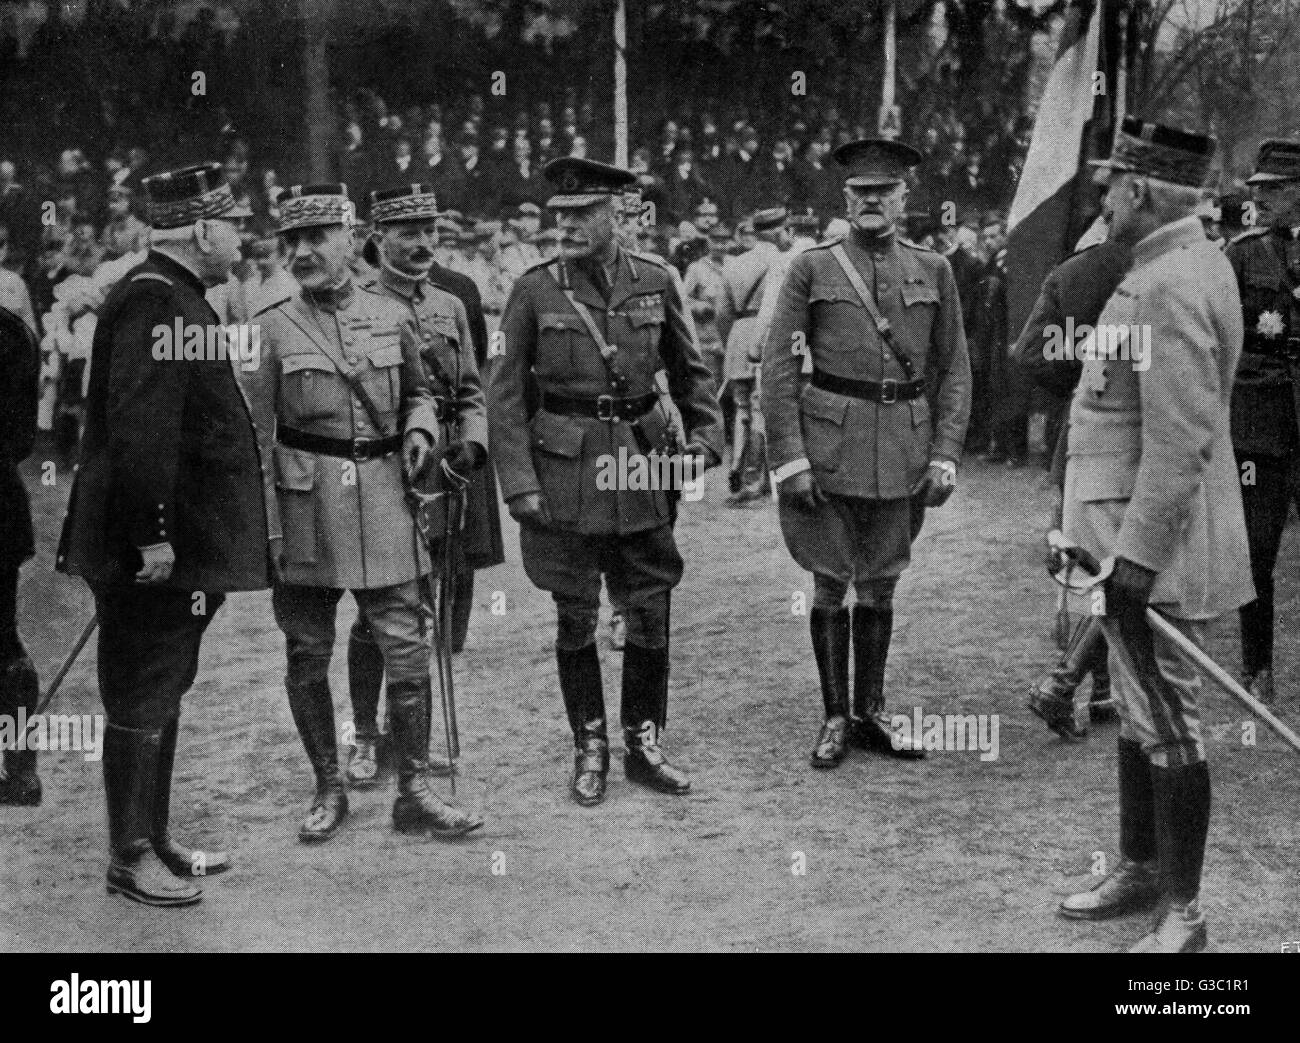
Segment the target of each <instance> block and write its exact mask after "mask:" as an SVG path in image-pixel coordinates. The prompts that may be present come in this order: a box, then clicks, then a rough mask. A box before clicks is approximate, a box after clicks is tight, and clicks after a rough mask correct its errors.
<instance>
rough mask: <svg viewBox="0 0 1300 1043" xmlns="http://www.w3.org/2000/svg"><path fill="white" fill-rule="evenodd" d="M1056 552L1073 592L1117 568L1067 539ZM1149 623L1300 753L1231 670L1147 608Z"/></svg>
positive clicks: (1299, 738) (1062, 578)
mask: <svg viewBox="0 0 1300 1043" xmlns="http://www.w3.org/2000/svg"><path fill="white" fill-rule="evenodd" d="M1053 550H1054V551H1056V552H1057V553H1058V554H1059V556H1060V557H1061V559H1063V566H1062V568H1061V569H1060V570H1059V571H1058V572H1057V573H1056V574H1055V575H1054V576H1053V578H1054V579H1056V581H1057V582H1058V583H1061V584H1063V585H1064V586H1067V587H1069V588H1070V589H1071V590H1075V591H1079V592H1084V591H1087V590H1091V589H1093V588H1095V587H1097V586H1099V585H1100V584H1102V583H1104V582H1105V581H1106V580H1107V579H1108V578H1109V577H1110V574H1111V573H1112V572H1113V571H1114V569H1115V559H1114V557H1109V558H1106V559H1105V560H1104V561H1101V562H1098V561H1097V559H1096V558H1094V557H1093V556H1092V555H1091V554H1089V553H1088V552H1087V551H1086V550H1084V549H1083V548H1082V547H1075V546H1072V545H1069V544H1067V543H1065V542H1064V540H1062V541H1060V542H1057V543H1055V544H1053ZM1076 573H1082V574H1083V575H1082V577H1080V578H1078V579H1076V578H1075V574H1076ZM1146 621H1147V623H1148V624H1149V625H1150V626H1151V628H1152V629H1153V630H1157V631H1159V632H1160V633H1161V634H1162V635H1163V636H1165V637H1167V638H1168V639H1169V640H1170V641H1172V642H1173V643H1174V644H1175V645H1177V646H1178V647H1179V649H1181V650H1182V651H1183V652H1184V653H1185V654H1186V655H1187V657H1188V658H1189V659H1191V660H1192V661H1193V662H1194V663H1196V665H1197V666H1199V667H1200V668H1201V669H1202V670H1203V671H1204V672H1205V673H1206V674H1208V675H1209V677H1210V679H1211V680H1212V681H1214V682H1215V683H1216V684H1218V686H1219V687H1220V688H1222V689H1223V690H1224V691H1225V692H1227V693H1228V694H1229V695H1231V696H1232V697H1233V698H1234V699H1236V700H1237V702H1239V703H1241V704H1242V705H1243V706H1245V707H1246V708H1247V709H1248V710H1250V712H1251V713H1253V714H1254V715H1255V716H1256V717H1258V718H1260V719H1261V720H1262V721H1263V722H1264V723H1265V724H1267V725H1268V726H1269V727H1270V728H1272V729H1273V731H1274V732H1275V733H1276V734H1277V735H1278V736H1279V737H1281V738H1282V740H1283V741H1284V742H1286V744H1287V745H1288V746H1290V747H1291V748H1292V749H1293V750H1295V751H1296V752H1297V753H1300V735H1296V733H1295V732H1294V731H1292V730H1291V729H1290V728H1288V727H1287V726H1286V725H1285V724H1283V723H1282V722H1281V721H1280V720H1278V718H1277V717H1276V716H1275V715H1274V713H1273V711H1272V710H1270V709H1269V708H1268V707H1267V706H1265V705H1264V704H1263V703H1261V702H1260V701H1259V700H1258V699H1256V698H1255V697H1254V696H1253V695H1251V694H1250V693H1249V692H1248V691H1246V689H1245V688H1243V687H1242V686H1241V685H1240V684H1239V683H1238V682H1237V680H1236V679H1235V678H1234V677H1233V676H1232V675H1231V674H1230V673H1228V671H1226V670H1225V669H1223V667H1221V666H1220V665H1219V664H1218V663H1216V662H1215V661H1214V660H1213V659H1211V658H1210V656H1209V654H1208V653H1207V652H1206V651H1205V650H1204V649H1202V648H1200V647H1198V646H1197V644H1196V642H1194V641H1193V640H1192V639H1191V638H1189V637H1188V636H1187V635H1186V634H1184V633H1183V632H1182V631H1181V630H1179V629H1178V628H1177V627H1176V626H1174V625H1173V623H1171V622H1170V621H1169V617H1168V616H1166V615H1165V614H1164V613H1163V612H1159V611H1157V610H1156V609H1154V608H1152V607H1151V606H1150V605H1148V606H1147V610H1146Z"/></svg>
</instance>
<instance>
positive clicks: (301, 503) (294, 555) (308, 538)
mask: <svg viewBox="0 0 1300 1043" xmlns="http://www.w3.org/2000/svg"><path fill="white" fill-rule="evenodd" d="M273 458H274V461H275V488H276V495H277V496H278V497H279V500H280V531H281V534H282V535H283V537H284V558H285V561H290V562H295V563H297V564H302V565H311V564H314V563H315V561H316V458H315V457H314V456H312V455H311V454H310V453H304V452H301V451H300V450H297V449H290V448H289V447H288V446H284V445H277V446H276V447H275V449H274V453H273Z"/></svg>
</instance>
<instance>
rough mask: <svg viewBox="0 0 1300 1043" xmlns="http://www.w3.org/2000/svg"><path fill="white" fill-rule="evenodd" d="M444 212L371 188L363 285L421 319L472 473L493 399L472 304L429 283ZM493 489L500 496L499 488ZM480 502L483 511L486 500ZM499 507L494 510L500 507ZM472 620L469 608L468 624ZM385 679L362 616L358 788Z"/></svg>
mask: <svg viewBox="0 0 1300 1043" xmlns="http://www.w3.org/2000/svg"><path fill="white" fill-rule="evenodd" d="M437 217H438V207H437V199H436V197H435V196H434V193H433V191H432V190H431V189H429V188H427V187H426V186H424V185H420V184H412V185H404V186H402V187H401V188H391V189H385V190H382V191H379V192H371V193H370V220H371V223H372V224H373V225H374V228H375V237H373V238H372V239H370V240H369V241H368V242H367V244H366V257H367V259H368V260H369V261H370V262H371V264H373V265H374V266H375V267H376V268H378V270H379V276H378V278H376V279H373V280H371V281H370V282H367V283H365V284H363V285H364V287H365V289H367V290H369V291H371V292H373V293H378V294H381V295H382V296H385V297H389V298H392V299H393V300H394V301H397V302H398V303H399V304H400V305H402V307H403V308H405V309H406V311H407V313H408V317H409V318H410V320H411V322H412V323H414V329H415V333H416V335H417V337H418V341H419V346H420V358H421V362H422V363H423V365H424V374H425V379H426V380H427V381H428V383H429V385H430V387H431V388H432V390H433V393H434V397H435V401H436V403H437V408H438V416H439V423H440V425H441V429H440V432H439V434H440V439H439V443H440V446H442V447H445V448H443V449H442V450H441V452H442V453H443V455H444V458H445V459H446V461H447V465H448V466H449V467H451V468H452V470H454V471H455V472H456V473H457V474H459V475H462V476H464V477H469V476H470V475H471V474H473V473H474V472H477V471H478V470H479V469H480V468H482V467H483V465H484V464H485V463H486V462H487V443H488V426H487V404H486V401H485V399H484V397H483V388H482V385H481V384H480V382H479V373H478V364H477V361H476V360H475V357H474V355H475V352H474V341H473V334H472V331H471V327H470V321H469V313H468V312H467V311H466V307H465V304H464V303H463V302H462V301H461V300H459V299H458V298H457V297H455V296H454V295H453V294H451V293H449V292H448V291H447V290H444V289H440V288H439V287H438V286H436V285H434V284H433V283H432V282H431V281H430V271H431V269H432V267H433V247H434V245H436V243H437V236H438V232H437V228H436V225H435V222H436V220H437ZM431 470H432V471H433V475H434V483H433V484H434V488H433V490H432V491H434V492H445V488H446V483H445V482H442V481H441V480H440V479H441V471H440V470H439V469H431ZM492 491H493V497H494V498H495V489H494V490H492ZM471 495H472V494H471ZM482 499H483V497H482V496H478V497H475V498H474V500H475V503H476V504H477V501H478V500H482ZM467 506H468V505H467ZM477 506H478V508H479V509H483V507H482V505H481V504H477ZM492 506H493V508H495V504H493V505H492ZM466 524H467V526H468V524H469V523H468V521H467V523H466ZM430 531H431V532H436V533H437V534H438V535H439V536H441V533H442V527H441V525H431V526H430ZM462 571H467V572H468V574H469V576H470V577H471V583H472V577H473V575H474V573H473V570H472V569H463V570H462ZM472 589H473V588H472V586H471V590H472ZM466 609H468V605H466ZM468 622H469V614H468V611H466V613H465V623H466V625H468ZM383 676H384V662H383V655H382V653H381V652H380V650H379V646H378V644H377V643H376V642H375V638H374V634H373V632H372V631H371V628H370V626H369V625H368V624H367V622H366V620H365V619H364V617H362V616H358V617H357V621H356V623H355V624H354V625H353V627H352V632H351V635H350V637H349V641H348V689H349V691H350V693H351V696H352V715H353V718H352V719H353V722H354V724H355V725H356V744H355V745H354V746H353V748H352V750H351V751H350V752H349V761H348V772H347V774H348V780H349V781H350V782H352V783H353V784H355V785H361V786H365V785H368V784H373V783H374V782H375V781H376V780H377V776H378V761H377V758H376V744H377V742H378V740H379V725H378V717H377V712H378V707H379V687H380V683H381V681H382V680H383ZM447 770H450V766H447Z"/></svg>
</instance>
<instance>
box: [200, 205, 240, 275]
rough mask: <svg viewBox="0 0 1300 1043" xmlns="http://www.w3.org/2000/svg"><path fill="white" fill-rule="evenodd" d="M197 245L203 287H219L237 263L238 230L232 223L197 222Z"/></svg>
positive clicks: (216, 221) (238, 256) (238, 257)
mask: <svg viewBox="0 0 1300 1043" xmlns="http://www.w3.org/2000/svg"><path fill="white" fill-rule="evenodd" d="M195 238H196V241H197V242H198V244H199V257H200V259H201V260H200V264H199V267H200V268H201V271H200V272H199V278H200V279H201V280H202V281H203V284H204V285H205V286H220V285H221V284H222V283H223V282H225V281H226V280H227V279H228V278H230V269H231V268H233V267H234V266H235V265H237V264H238V263H239V259H240V255H239V229H238V227H237V226H236V225H235V224H234V222H232V221H219V220H210V221H199V222H198V223H197V224H196V226H195Z"/></svg>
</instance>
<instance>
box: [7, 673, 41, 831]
mask: <svg viewBox="0 0 1300 1043" xmlns="http://www.w3.org/2000/svg"><path fill="white" fill-rule="evenodd" d="M39 689H40V682H39V680H38V678H37V676H36V667H34V666H32V661H31V660H30V659H28V658H27V656H26V654H22V655H19V656H17V657H16V658H14V659H11V660H9V662H7V663H5V664H4V665H3V666H0V714H4V715H5V716H7V717H9V719H10V720H13V721H15V722H16V721H17V720H18V711H19V710H26V711H27V716H28V717H30V716H31V715H32V714H33V713H35V712H36V702H37V697H38V695H39ZM18 738H19V736H18V735H16V734H15V736H14V741H15V742H17V741H18ZM40 802H41V780H40V778H39V777H38V776H37V774H36V751H35V750H17V749H15V750H4V751H0V804H9V805H24V806H27V807H36V806H37V805H38V804H40Z"/></svg>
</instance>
